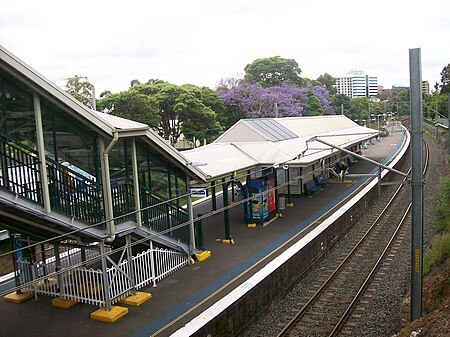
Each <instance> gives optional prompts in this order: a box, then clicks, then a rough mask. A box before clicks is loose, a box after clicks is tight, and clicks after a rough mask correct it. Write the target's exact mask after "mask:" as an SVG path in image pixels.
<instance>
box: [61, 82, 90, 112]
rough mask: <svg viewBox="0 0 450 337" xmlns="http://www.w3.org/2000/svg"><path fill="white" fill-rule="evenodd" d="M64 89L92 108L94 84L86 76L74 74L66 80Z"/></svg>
mask: <svg viewBox="0 0 450 337" xmlns="http://www.w3.org/2000/svg"><path fill="white" fill-rule="evenodd" d="M66 91H67V93H69V94H70V95H72V96H73V97H75V98H76V99H77V100H78V101H80V102H81V103H83V104H84V105H86V106H87V107H89V108H93V104H92V103H93V98H94V96H93V94H94V86H93V85H92V84H91V83H89V82H88V80H87V78H86V77H81V76H78V75H75V76H74V77H70V78H68V79H67V82H66Z"/></svg>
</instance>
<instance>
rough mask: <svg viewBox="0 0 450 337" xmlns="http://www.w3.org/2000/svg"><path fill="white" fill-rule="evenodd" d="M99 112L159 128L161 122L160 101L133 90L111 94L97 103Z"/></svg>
mask: <svg viewBox="0 0 450 337" xmlns="http://www.w3.org/2000/svg"><path fill="white" fill-rule="evenodd" d="M97 107H98V108H99V111H104V112H107V113H110V114H112V115H115V116H119V117H123V118H126V119H131V120H133V121H136V122H140V123H144V124H147V125H149V126H151V127H157V126H158V125H159V123H160V121H161V115H160V111H159V106H158V101H157V100H156V99H155V98H154V97H150V96H147V95H144V94H141V93H139V92H138V91H137V90H134V89H133V88H132V89H130V90H128V91H122V92H119V93H117V94H109V95H107V96H105V97H104V98H102V99H100V100H99V101H98V102H97Z"/></svg>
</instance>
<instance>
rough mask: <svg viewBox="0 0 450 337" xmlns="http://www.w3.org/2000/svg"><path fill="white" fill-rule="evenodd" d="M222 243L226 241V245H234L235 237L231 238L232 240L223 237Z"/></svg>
mask: <svg viewBox="0 0 450 337" xmlns="http://www.w3.org/2000/svg"><path fill="white" fill-rule="evenodd" d="M222 243H224V244H226V245H234V239H230V240H227V239H223V240H222Z"/></svg>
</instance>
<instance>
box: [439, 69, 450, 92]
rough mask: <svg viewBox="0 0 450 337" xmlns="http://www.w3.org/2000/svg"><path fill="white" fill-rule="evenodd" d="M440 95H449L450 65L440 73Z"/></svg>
mask: <svg viewBox="0 0 450 337" xmlns="http://www.w3.org/2000/svg"><path fill="white" fill-rule="evenodd" d="M439 88H440V92H441V94H450V63H449V64H448V65H446V66H445V67H444V69H442V71H441V85H440V87H439Z"/></svg>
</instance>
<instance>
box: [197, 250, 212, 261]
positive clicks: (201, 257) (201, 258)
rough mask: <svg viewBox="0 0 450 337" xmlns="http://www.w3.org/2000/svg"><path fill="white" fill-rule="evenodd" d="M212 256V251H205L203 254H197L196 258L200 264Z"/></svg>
mask: <svg viewBox="0 0 450 337" xmlns="http://www.w3.org/2000/svg"><path fill="white" fill-rule="evenodd" d="M210 256H211V251H210V250H205V251H203V252H201V253H198V254H195V257H196V258H197V260H198V261H200V262H201V261H204V260H206V259H207V258H208V257H210Z"/></svg>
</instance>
